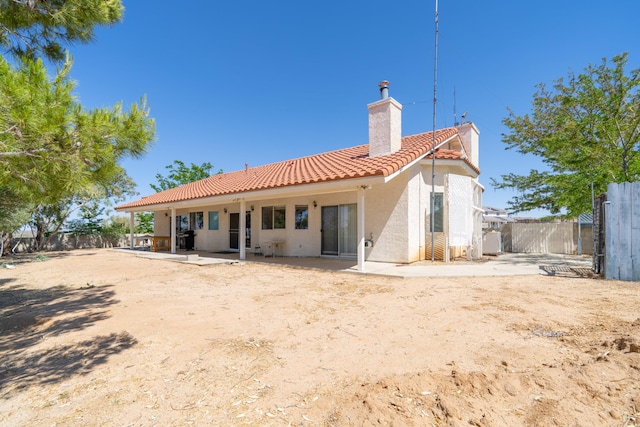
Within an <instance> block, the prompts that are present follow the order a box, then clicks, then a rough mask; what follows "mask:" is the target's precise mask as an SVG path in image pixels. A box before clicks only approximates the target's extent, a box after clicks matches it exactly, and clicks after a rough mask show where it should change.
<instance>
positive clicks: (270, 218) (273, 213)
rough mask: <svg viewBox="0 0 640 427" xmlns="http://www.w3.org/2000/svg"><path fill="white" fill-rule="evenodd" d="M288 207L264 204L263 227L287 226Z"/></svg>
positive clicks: (270, 228) (266, 228)
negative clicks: (286, 213)
mask: <svg viewBox="0 0 640 427" xmlns="http://www.w3.org/2000/svg"><path fill="white" fill-rule="evenodd" d="M285 212H286V208H285V207H284V206H264V207H263V208H262V229H263V230H272V229H278V228H285V223H286V221H285V220H286V215H285Z"/></svg>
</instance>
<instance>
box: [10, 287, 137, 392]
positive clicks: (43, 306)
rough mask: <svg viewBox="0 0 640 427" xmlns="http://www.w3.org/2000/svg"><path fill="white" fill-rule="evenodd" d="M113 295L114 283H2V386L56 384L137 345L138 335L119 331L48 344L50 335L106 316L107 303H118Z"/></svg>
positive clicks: (70, 330) (74, 328) (81, 327)
mask: <svg viewBox="0 0 640 427" xmlns="http://www.w3.org/2000/svg"><path fill="white" fill-rule="evenodd" d="M114 296H115V292H114V291H113V290H112V289H111V286H100V287H92V286H87V287H82V288H75V289H74V288H70V287H66V286H53V287H49V288H45V289H26V288H24V287H20V286H8V282H2V283H0V360H1V361H2V362H1V363H0V390H5V391H6V390H7V389H23V388H27V387H31V386H38V385H43V384H50V383H57V382H60V381H63V380H64V379H66V378H68V377H70V376H72V375H77V374H81V375H82V374H86V373H89V372H91V370H92V369H93V368H94V367H96V366H98V365H100V364H103V363H105V362H106V361H107V359H108V358H109V357H110V356H112V355H114V354H117V353H120V352H122V351H124V350H126V349H127V348H130V347H132V346H133V345H135V344H136V339H135V338H134V337H132V336H131V335H129V334H128V333H127V332H120V333H112V334H110V335H104V336H95V337H92V338H91V339H88V340H84V341H80V342H74V343H72V344H62V345H56V346H47V338H48V337H56V338H57V337H60V336H62V335H65V334H68V333H71V332H74V331H80V330H83V329H86V328H88V327H90V326H92V325H94V324H95V323H96V322H99V321H101V320H104V319H107V318H108V317H109V314H108V311H107V308H108V307H109V306H111V305H113V304H115V303H117V302H118V300H116V299H115V298H114ZM9 393H10V391H9ZM3 395H5V394H4V393H3V394H0V398H2V397H3Z"/></svg>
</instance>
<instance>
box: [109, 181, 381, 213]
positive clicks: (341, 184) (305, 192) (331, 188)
mask: <svg viewBox="0 0 640 427" xmlns="http://www.w3.org/2000/svg"><path fill="white" fill-rule="evenodd" d="M384 182H385V178H384V177H383V176H381V175H380V176H372V177H365V178H352V179H341V180H336V181H329V182H318V183H311V184H300V185H288V186H286V187H277V188H268V189H264V190H254V191H246V192H242V193H233V194H224V195H221V196H212V197H202V198H198V199H190V200H182V201H178V202H170V203H159V204H155V205H148V206H136V207H132V208H115V210H116V211H117V212H155V211H165V210H169V209H173V208H175V209H182V208H190V207H197V206H213V205H220V204H225V203H237V202H239V201H242V200H244V201H245V202H249V201H260V200H271V199H276V198H283V197H299V196H315V195H319V194H331V193H344V192H347V191H356V190H357V189H359V188H362V187H363V186H370V185H375V184H382V183H384Z"/></svg>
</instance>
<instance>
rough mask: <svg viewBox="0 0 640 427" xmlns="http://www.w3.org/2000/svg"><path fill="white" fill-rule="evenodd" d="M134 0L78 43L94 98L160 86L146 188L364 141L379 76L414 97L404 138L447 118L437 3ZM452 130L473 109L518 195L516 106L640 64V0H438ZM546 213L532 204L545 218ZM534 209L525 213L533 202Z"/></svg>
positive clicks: (395, 92)
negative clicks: (615, 66) (566, 80)
mask: <svg viewBox="0 0 640 427" xmlns="http://www.w3.org/2000/svg"><path fill="white" fill-rule="evenodd" d="M177 4H178V3H176V2H175V1H168V0H135V1H134V0H128V1H127V0H124V5H125V8H126V9H125V15H124V20H123V22H122V23H120V24H118V25H116V26H114V27H111V28H105V29H99V30H98V31H97V38H96V41H95V42H93V43H91V44H89V45H76V46H73V47H72V48H71V53H72V55H73V56H74V67H73V71H72V73H71V78H73V79H74V80H76V81H77V83H78V85H77V89H76V95H77V96H78V98H79V100H80V101H81V102H82V103H83V105H85V106H86V107H87V108H96V107H105V106H110V105H113V104H115V103H116V102H119V101H122V102H123V103H124V104H125V106H128V105H130V104H131V103H133V102H136V101H138V100H139V99H140V98H141V97H142V96H145V95H146V97H147V100H148V103H149V105H150V106H151V115H152V116H153V117H154V118H155V120H156V122H157V140H156V141H155V143H154V145H153V146H152V147H151V149H150V151H149V153H148V154H147V155H146V156H145V157H144V158H143V159H140V160H126V161H125V162H123V166H124V167H125V168H126V169H127V171H128V173H129V175H130V176H131V177H132V178H133V179H134V180H135V181H136V182H137V184H138V191H139V192H140V195H141V196H142V195H146V194H149V193H152V192H153V190H152V189H151V188H150V187H149V184H151V183H155V182H156V180H155V175H156V173H161V174H166V169H165V166H166V165H169V164H171V163H172V162H173V161H174V160H182V161H184V162H185V163H187V164H190V163H196V164H198V165H199V164H202V163H203V162H205V161H209V162H211V163H212V164H213V165H214V170H215V171H217V170H218V169H222V170H223V171H225V172H230V171H234V170H239V169H244V167H245V163H248V164H249V166H257V165H261V164H267V163H271V162H276V161H280V160H286V159H289V158H295V157H300V156H305V155H310V154H316V153H320V152H324V151H330V150H334V149H338V148H344V147H349V146H354V145H359V144H365V143H366V142H367V139H368V124H367V123H368V122H367V120H368V119H367V107H366V106H367V104H368V103H371V102H374V101H376V100H377V99H378V97H379V94H378V87H377V84H378V82H379V81H381V80H389V81H390V82H391V85H390V95H391V96H392V97H393V98H395V99H396V100H398V101H399V102H400V103H402V104H403V106H404V108H403V118H402V120H403V135H410V134H414V133H420V132H425V131H430V130H431V129H432V124H433V103H432V99H433V64H434V13H435V0H432V1H396V2H389V1H378V0H367V1H357V0H350V1H344V0H343V1H335V0H325V1H322V2H319V1H318V2H313V1H309V2H300V1H295V2H294V1H275V2H264V1H253V0H249V1H234V2H223V1H216V2H209V1H192V2H184V3H181V4H180V6H176V5H177ZM439 15H440V20H439V53H438V58H439V59H438V85H437V89H438V106H437V124H438V127H445V126H452V125H453V123H454V115H453V113H454V88H455V92H456V97H455V104H456V110H457V114H458V116H460V115H461V114H462V113H463V112H465V111H466V112H467V119H468V120H472V121H473V122H474V123H475V124H476V126H477V127H478V128H479V129H480V132H481V134H480V147H481V148H480V168H481V170H482V174H481V176H480V182H481V183H482V184H483V185H484V186H485V192H484V195H483V204H484V205H488V206H493V207H506V202H507V200H509V199H510V198H511V197H512V195H513V194H512V193H509V192H507V191H503V190H500V191H497V190H494V189H493V188H492V186H491V183H490V178H492V177H496V178H497V177H499V176H500V175H501V174H506V173H510V172H513V173H518V174H526V173H527V172H528V170H529V169H530V168H539V167H541V163H540V162H539V161H538V160H536V159H535V158H529V157H524V156H522V155H520V154H518V153H517V152H514V151H512V150H509V151H506V150H505V145H504V143H503V142H502V141H501V134H502V133H503V132H505V131H506V129H505V128H504V126H503V125H502V123H501V122H502V119H503V118H504V117H505V116H506V115H507V107H510V108H511V109H513V110H514V111H515V112H516V113H517V114H524V113H527V112H529V111H530V106H531V100H532V95H533V93H534V92H535V85H536V84H538V83H541V82H545V83H550V82H551V81H552V80H555V79H557V78H560V77H564V76H566V75H567V73H568V72H569V71H574V72H581V71H582V70H583V69H584V67H585V66H587V65H588V64H589V63H591V64H598V63H600V61H601V59H602V58H605V57H606V58H607V59H610V58H611V57H613V56H614V55H617V54H620V53H622V52H625V51H626V52H629V66H630V68H639V67H640V53H639V52H638V46H639V45H640V25H638V21H637V19H638V16H640V1H637V0H626V1H615V0H614V1H609V2H602V1H592V0H583V1H573V0H564V1H557V0H556V1H551V0H538V1H513V0H510V1H506V0H496V1H491V2H489V1H477V0H461V1H447V0H440V1H439ZM542 214H544V213H543V212H537V211H536V212H532V213H530V214H529V215H534V216H537V215H542ZM521 215H525V214H521Z"/></svg>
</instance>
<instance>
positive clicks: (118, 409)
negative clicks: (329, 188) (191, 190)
mask: <svg viewBox="0 0 640 427" xmlns="http://www.w3.org/2000/svg"><path fill="white" fill-rule="evenodd" d="M7 261H9V260H7V259H6V258H2V259H0V263H2V262H7ZM13 262H15V263H16V264H15V266H16V267H15V268H14V269H0V337H1V338H2V339H1V341H0V425H2V426H36V425H38V426H112V425H113V426H156V425H157V426H182V425H198V426H208V425H265V426H282V425H295V426H351V425H357V426H372V425H394V426H469V425H472V426H553V425H557V426H596V425H597V426H619V427H623V426H625V427H630V426H639V425H640V350H639V346H640V283H637V282H636V283H629V282H626V283H625V282H613V281H602V280H594V279H585V278H578V277H558V276H556V277H550V276H544V275H539V276H511V277H488V278H478V277H466V278H463V277H461V278H438V279H434V278H420V279H399V278H398V279H396V278H387V277H375V276H361V275H357V274H349V273H341V272H328V271H319V270H307V269H300V268H291V267H286V266H281V265H268V264H263V263H253V262H247V263H244V264H219V265H209V266H197V265H186V264H182V263H177V262H171V261H160V260H152V259H143V258H138V257H136V256H134V255H133V254H130V253H129V254H127V253H121V252H115V251H111V250H106V249H105V250H86V251H74V252H66V253H53V254H49V255H48V259H46V260H44V261H37V260H36V259H34V258H33V257H30V258H22V259H17V260H16V259H14V260H13Z"/></svg>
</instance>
